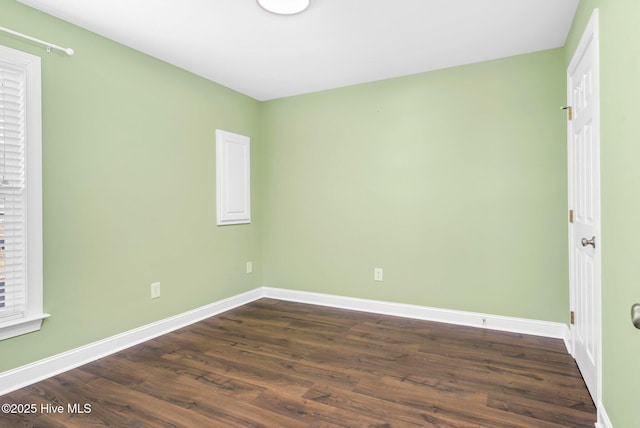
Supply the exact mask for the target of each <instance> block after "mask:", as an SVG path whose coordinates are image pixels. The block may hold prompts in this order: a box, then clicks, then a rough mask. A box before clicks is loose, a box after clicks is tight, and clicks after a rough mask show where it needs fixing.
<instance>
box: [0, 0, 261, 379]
mask: <svg viewBox="0 0 640 428" xmlns="http://www.w3.org/2000/svg"><path fill="white" fill-rule="evenodd" d="M0 25H1V26H5V27H8V28H11V29H13V30H16V31H20V32H23V33H27V34H29V35H32V36H34V37H38V38H41V39H44V40H51V41H53V42H55V43H56V44H59V45H62V46H71V47H73V48H74V49H75V51H76V55H75V56H73V57H68V56H66V55H64V54H62V53H59V52H52V53H50V54H47V52H46V50H45V49H44V48H43V47H41V46H38V45H35V44H33V43H30V42H27V41H24V40H21V39H18V38H15V37H12V36H9V35H5V34H4V33H0V44H3V45H5V46H9V47H13V48H16V49H20V50H23V51H26V52H29V53H32V54H34V55H37V56H40V57H41V58H42V76H43V77H42V87H43V107H42V110H43V192H44V195H43V199H44V200H43V204H44V207H43V209H44V287H45V289H44V293H45V294H44V308H45V311H46V312H49V313H51V314H52V316H51V318H49V319H47V320H46V321H45V322H44V324H43V328H42V330H41V331H40V332H36V333H32V334H28V335H24V336H20V337H17V338H13V339H9V340H4V341H2V342H0V355H1V356H2V357H1V358H0V371H3V370H6V369H10V368H13V367H16V366H19V365H22V364H25V363H29V362H32V361H36V360H39V359H42V358H44V357H47V356H50V355H54V354H57V353H60V352H62V351H66V350H69V349H72V348H76V347H78V346H81V345H85V344H87V343H91V342H94V341H96V340H99V339H102V338H105V337H108V336H112V335H114V334H117V333H121V332H123V331H126V330H129V329H131V328H135V327H138V326H141V325H144V324H148V323H150V322H153V321H157V320H160V319H164V318H167V317H169V316H171V315H175V314H178V313H181V312H184V311H186V310H190V309H193V308H196V307H199V306H202V305H205V304H208V303H211V302H213V301H216V300H219V299H222V298H225V297H228V296H232V295H235V294H238V293H240V292H243V291H246V290H249V289H253V288H256V287H259V286H260V285H261V284H262V278H261V274H260V271H261V268H260V252H261V245H260V239H261V238H260V225H259V223H260V217H261V216H260V205H259V201H258V200H257V198H255V199H256V200H255V202H254V204H253V218H254V219H255V221H254V222H253V224H251V225H243V226H226V227H217V226H216V210H215V130H216V128H220V129H225V130H228V131H231V132H236V133H240V134H244V135H249V136H251V137H256V138H253V140H252V141H253V143H254V144H253V150H254V153H255V154H256V156H259V150H260V149H259V138H257V124H258V122H257V115H258V113H259V103H258V102H257V101H255V100H253V99H251V98H249V97H246V96H243V95H240V94H238V93H236V92H234V91H231V90H229V89H227V88H224V87H222V86H220V85H217V84H215V83H212V82H209V81H207V80H205V79H202V78H199V77H197V76H195V75H193V74H190V73H188V72H185V71H183V70H180V69H178V68H176V67H173V66H170V65H168V64H166V63H163V62H161V61H158V60H156V59H153V58H151V57H148V56H146V55H143V54H141V53H139V52H136V51H134V50H131V49H128V48H125V47H123V46H121V45H118V44H116V43H113V42H111V41H108V40H106V39H104V38H102V37H99V36H97V35H95V34H93V33H90V32H87V31H84V30H82V29H79V28H78V27H75V26H72V25H69V24H67V23H64V22H62V21H59V20H57V19H55V18H53V17H51V16H48V15H45V14H42V13H40V12H37V11H35V10H33V9H31V8H28V7H26V6H23V5H21V4H19V3H17V2H15V1H12V0H0ZM252 173H253V174H254V176H253V177H252V181H254V182H255V180H256V177H257V175H258V174H260V168H259V164H256V165H255V166H254V168H253V170H252ZM254 195H255V193H254ZM250 260H251V261H253V262H254V273H253V274H251V275H246V274H245V273H244V268H245V262H246V261H250ZM155 281H160V282H161V284H162V297H160V298H159V299H155V300H151V299H150V284H151V283H152V282H155Z"/></svg>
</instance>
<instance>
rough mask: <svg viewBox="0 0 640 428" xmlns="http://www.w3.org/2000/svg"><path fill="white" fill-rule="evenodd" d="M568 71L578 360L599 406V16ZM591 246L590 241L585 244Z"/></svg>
mask: <svg viewBox="0 0 640 428" xmlns="http://www.w3.org/2000/svg"><path fill="white" fill-rule="evenodd" d="M594 16H595V20H596V22H595V23H594V22H593V21H594V18H592V21H591V22H590V24H589V26H588V27H587V30H586V31H585V34H584V35H583V38H582V40H581V42H580V45H579V46H578V49H577V50H576V53H575V55H574V58H573V59H572V61H571V64H570V65H569V69H568V70H567V97H568V102H569V105H570V106H571V107H572V113H573V114H572V116H573V118H572V120H570V121H569V122H568V146H569V147H568V155H569V208H570V209H571V210H573V223H571V224H570V225H569V267H570V283H571V285H570V287H571V307H572V310H573V311H574V313H575V317H574V324H573V325H572V327H571V332H572V338H573V356H574V358H575V359H576V362H577V364H578V367H579V368H580V371H581V373H582V376H583V377H584V380H585V383H586V384H587V388H588V389H589V392H590V393H591V396H592V398H593V400H594V402H596V403H597V401H598V399H599V395H598V394H599V383H600V343H601V338H600V330H601V329H600V311H601V309H600V307H601V302H600V300H601V298H600V260H601V236H600V137H599V135H600V133H599V123H600V122H599V89H598V88H599V86H598V65H597V64H598V50H597V43H598V38H597V31H596V30H597V14H595V15H594ZM585 240H586V241H585Z"/></svg>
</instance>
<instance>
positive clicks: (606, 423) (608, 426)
mask: <svg viewBox="0 0 640 428" xmlns="http://www.w3.org/2000/svg"><path fill="white" fill-rule="evenodd" d="M597 408H598V422H596V428H613V424H612V423H611V419H609V415H608V414H607V411H606V410H605V408H604V403H603V402H602V400H600V401H598V406H597Z"/></svg>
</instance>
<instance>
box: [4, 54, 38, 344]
mask: <svg viewBox="0 0 640 428" xmlns="http://www.w3.org/2000/svg"><path fill="white" fill-rule="evenodd" d="M41 134H42V131H41V90H40V58H39V57H36V56H33V55H29V54H26V53H23V52H20V51H16V50H13V49H9V48H6V47H4V46H0V340H2V339H6V338H9V337H13V336H18V335H20V334H25V333H29V332H32V331H35V330H39V329H40V326H41V324H42V320H43V319H44V318H46V317H47V316H48V315H47V314H44V313H43V310H42V153H41V140H42V137H41Z"/></svg>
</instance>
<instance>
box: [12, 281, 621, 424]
mask: <svg viewBox="0 0 640 428" xmlns="http://www.w3.org/2000/svg"><path fill="white" fill-rule="evenodd" d="M262 297H269V298H273V299H279V300H286V301H292V302H299V303H307V304H313V305H321V306H329V307H334V308H342V309H350V310H356V311H363V312H371V313H377V314H384V315H393V316H400V317H405V318H415V319H421V320H428V321H437V322H443V323H449V324H457V325H465V326H472V327H479V328H488V329H492V330H501V331H509V332H514V333H522V334H531V335H536V336H545V337H552V338H559V339H564V340H565V344H566V343H568V342H567V341H568V338H569V329H568V327H567V326H566V325H565V324H561V323H553V322H546V321H536V320H529V319H522V318H512V317H503V316H499V315H488V314H480V313H474V312H463V311H453V310H447V309H438V308H430V307H425V306H416V305H408V304H402V303H391V302H383V301H378V300H367V299H358V298H353V297H342V296H335V295H328V294H320V293H311V292H306V291H295V290H285V289H280V288H271V287H261V288H256V289H254V290H251V291H248V292H245V293H242V294H238V295H236V296H232V297H230V298H227V299H223V300H220V301H218V302H215V303H212V304H209V305H206V306H202V307H200V308H196V309H194V310H191V311H188V312H184V313H182V314H179V315H176V316H173V317H170V318H166V319H164V320H160V321H157V322H154V323H152V324H148V325H145V326H142V327H139V328H136V329H133V330H129V331H127V332H124V333H121V334H117V335H115V336H112V337H109V338H106V339H103V340H100V341H97V342H94V343H90V344H88V345H85V346H82V347H79V348H76V349H72V350H70V351H67V352H63V353H61V354H58V355H54V356H52V357H49V358H45V359H43V360H40V361H36V362H34V363H31V364H27V365H25V366H22V367H18V368H16V369H13V370H9V371H6V372H4V373H0V395H3V394H7V393H9V392H11V391H15V390H17V389H20V388H23V387H25V386H28V385H31V384H33V383H36V382H39V381H41V380H44V379H47V378H49V377H52V376H55V375H57V374H60V373H63V372H65V371H67V370H71V369H73V368H76V367H79V366H81V365H83V364H87V363H89V362H92V361H95V360H97V359H99V358H102V357H105V356H107V355H110V354H114V353H116V352H118V351H121V350H123V349H126V348H129V347H131V346H134V345H137V344H139V343H142V342H145V341H147V340H150V339H153V338H154V337H158V336H161V335H163V334H166V333H169V332H171V331H174V330H177V329H179V328H182V327H185V326H187V325H190V324H193V323H195V322H198V321H201V320H203V319H206V318H209V317H211V316H214V315H218V314H220V313H222V312H225V311H228V310H231V309H233V308H236V307H238V306H242V305H245V304H247V303H250V302H253V301H254V300H258V299H260V298H262ZM607 420H608V419H607ZM610 426H611V425H610V424H609V425H604V427H607V428H608V427H610Z"/></svg>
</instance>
